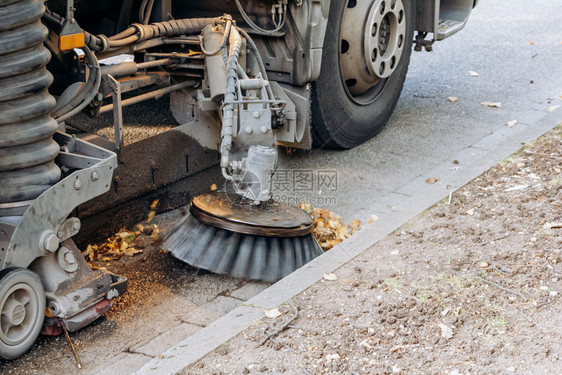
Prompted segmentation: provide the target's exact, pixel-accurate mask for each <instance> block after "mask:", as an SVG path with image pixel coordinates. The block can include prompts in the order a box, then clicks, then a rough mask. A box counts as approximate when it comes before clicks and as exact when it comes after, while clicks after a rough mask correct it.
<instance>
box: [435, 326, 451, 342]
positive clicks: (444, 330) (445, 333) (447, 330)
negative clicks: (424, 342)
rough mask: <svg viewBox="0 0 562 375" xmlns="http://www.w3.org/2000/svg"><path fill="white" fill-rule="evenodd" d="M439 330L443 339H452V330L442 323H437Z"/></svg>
mask: <svg viewBox="0 0 562 375" xmlns="http://www.w3.org/2000/svg"><path fill="white" fill-rule="evenodd" d="M438 325H439V328H441V336H442V337H444V338H445V339H446V340H449V339H450V338H451V337H453V330H452V329H451V328H450V327H449V326H446V325H445V324H443V323H439V324H438Z"/></svg>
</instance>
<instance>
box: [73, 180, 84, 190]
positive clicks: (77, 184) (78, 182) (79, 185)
mask: <svg viewBox="0 0 562 375" xmlns="http://www.w3.org/2000/svg"><path fill="white" fill-rule="evenodd" d="M74 188H75V189H76V190H80V189H81V188H82V180H80V179H79V178H77V179H76V180H74Z"/></svg>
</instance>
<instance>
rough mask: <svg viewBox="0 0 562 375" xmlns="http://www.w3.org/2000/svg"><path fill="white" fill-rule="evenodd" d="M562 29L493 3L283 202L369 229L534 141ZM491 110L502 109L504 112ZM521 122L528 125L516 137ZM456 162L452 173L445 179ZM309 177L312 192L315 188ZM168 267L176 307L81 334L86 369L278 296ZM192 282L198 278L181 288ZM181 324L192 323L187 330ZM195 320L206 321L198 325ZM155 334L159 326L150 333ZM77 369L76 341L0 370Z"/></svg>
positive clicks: (531, 8)
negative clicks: (432, 186) (381, 119)
mask: <svg viewBox="0 0 562 375" xmlns="http://www.w3.org/2000/svg"><path fill="white" fill-rule="evenodd" d="M561 25H562V2H557V1H550V2H544V1H543V2H540V1H527V0H516V1H509V2H494V1H490V0H481V1H480V2H479V5H478V7H477V8H476V9H475V10H474V12H473V14H472V16H471V18H470V20H469V23H468V25H467V26H466V28H465V29H464V30H462V31H461V32H460V33H459V34H457V35H455V36H453V37H451V38H450V39H448V40H445V41H443V42H439V43H436V44H435V45H434V51H433V52H431V53H427V52H420V53H413V54H412V59H411V63H410V70H409V73H408V77H407V80H406V83H405V86H404V90H403V93H402V97H401V99H400V102H399V104H398V106H397V108H396V110H395V112H394V115H393V116H392V118H391V120H390V122H389V124H388V126H387V127H386V128H385V129H384V130H383V131H382V132H381V133H380V134H379V135H378V136H377V137H376V138H374V139H372V140H370V141H368V142H366V143H365V144H363V145H361V146H359V147H357V148H355V149H353V150H349V151H328V150H313V151H312V152H307V153H298V154H296V155H295V154H293V155H291V156H286V157H283V158H282V160H281V163H280V169H281V170H284V171H286V174H287V175H286V176H285V177H284V178H286V179H287V181H288V182H289V186H288V187H287V185H283V189H280V187H281V185H278V186H277V187H278V188H277V190H276V191H275V194H277V195H278V196H279V197H281V198H283V197H285V198H284V199H286V200H287V201H289V203H294V202H296V201H300V200H308V201H311V202H312V203H316V205H317V206H322V207H325V208H328V209H330V210H333V211H335V212H337V213H339V214H340V215H342V217H343V218H344V220H345V221H346V222H349V221H351V220H354V219H360V220H366V219H367V218H369V216H370V215H372V214H376V215H383V214H384V213H385V212H388V211H392V210H393V207H395V206H397V205H399V204H400V203H401V202H404V201H406V200H407V199H411V198H412V197H415V196H416V193H417V192H418V191H422V190H423V189H424V188H425V187H426V185H428V184H427V183H426V182H425V181H426V179H428V178H431V177H433V178H435V179H437V180H445V179H446V178H447V174H449V173H450V174H454V173H456V172H458V171H459V170H462V169H463V168H468V166H470V165H471V163H472V164H474V163H475V162H476V160H477V159H476V158H472V159H471V155H472V154H471V153H470V152H466V151H467V150H468V151H470V149H471V147H475V145H477V146H478V147H479V148H480V149H483V148H486V147H494V146H493V145H494V144H497V143H494V142H488V141H487V140H489V139H491V138H490V137H491V136H493V137H492V138H494V139H497V138H498V137H501V136H502V134H503V135H505V137H509V134H510V133H513V134H516V133H518V132H519V133H521V132H523V133H524V132H527V133H532V130H533V128H534V127H540V125H541V123H542V122H543V119H544V118H546V117H548V116H549V110H550V109H551V107H555V106H558V105H562V100H561V98H560V97H559V95H561V94H562V67H561V65H560V61H562V26H561ZM470 71H472V72H476V73H478V76H472V75H471V74H470V73H469V72H470ZM449 97H455V98H457V101H456V102H452V101H450V100H449V99H448V98H449ZM482 102H499V103H501V108H490V107H488V106H484V105H482V104H481V103H482ZM147 105H150V103H147ZM561 110H562V108H561V109H558V111H561ZM510 121H517V124H516V125H515V126H513V127H507V126H506V123H507V122H510ZM506 153H507V151H506ZM459 155H460V156H462V157H460V156H459ZM504 156H507V154H506V155H504ZM454 160H456V161H458V163H453V161H454ZM447 163H449V164H447ZM444 164H445V165H446V166H447V165H450V166H447V167H446V168H441V169H440V172H439V173H440V174H439V175H433V174H434V173H435V172H434V171H435V170H436V168H437V167H438V166H442V165H444ZM280 175H281V174H280ZM295 176H296V177H295ZM309 178H311V180H310V181H311V182H312V184H306V183H305V182H306V181H308V179H309ZM277 182H279V181H277ZM455 187H456V186H452V187H451V189H452V188H455ZM367 230H369V229H368V228H367ZM160 266H161V268H160V269H158V270H154V269H150V268H147V269H146V270H145V271H144V272H145V273H146V274H150V273H153V272H166V269H165V267H166V266H169V267H170V269H171V272H173V275H174V276H171V277H170V278H168V279H165V280H163V281H162V280H160V281H155V282H156V283H160V284H159V285H158V288H156V289H155V290H156V291H157V294H156V295H155V296H156V297H154V298H155V300H156V302H158V301H165V303H162V304H160V305H159V304H156V305H153V304H151V303H148V302H146V303H145V304H144V305H143V307H142V312H141V311H140V310H139V311H137V310H135V314H131V321H132V322H129V323H127V324H128V326H127V331H124V330H120V329H119V327H115V324H114V323H113V322H112V321H111V320H110V319H108V320H106V321H103V322H101V323H98V324H97V325H95V326H93V327H89V328H86V329H84V330H82V331H81V332H79V333H77V334H74V335H73V336H74V339H75V340H76V341H77V342H78V344H79V350H80V353H81V356H82V358H83V363H84V366H85V367H84V369H83V370H82V373H84V374H87V373H99V372H102V373H103V372H105V373H113V374H114V373H130V372H133V371H136V370H137V369H139V368H140V367H141V366H142V365H143V364H144V363H145V362H146V361H148V360H150V359H154V358H155V359H157V358H158V357H159V355H158V351H159V350H161V351H164V350H166V345H168V346H171V345H174V344H175V343H177V342H179V341H181V340H182V339H183V338H185V337H184V336H188V335H189V334H191V333H193V332H195V331H197V330H198V329H200V328H201V326H204V325H205V324H207V323H208V320H209V319H214V318H217V317H218V316H220V314H224V313H226V312H227V311H229V310H231V309H233V308H235V307H236V306H237V305H239V304H241V303H242V301H243V300H245V299H248V298H250V297H251V296H252V295H253V294H256V293H258V292H260V291H261V290H263V289H264V288H265V287H267V285H264V284H255V283H247V282H241V281H238V280H232V279H229V278H225V277H217V276H214V275H209V274H204V275H199V276H198V275H197V274H196V273H194V272H193V271H192V270H189V268H188V267H185V268H182V266H181V265H178V264H177V263H164V264H161V265H160ZM182 272H184V273H186V274H187V273H189V272H191V273H190V274H189V275H187V276H185V277H183V279H182V278H180V277H178V278H175V276H176V275H180V274H181V273H182ZM180 276H181V275H180ZM174 283H175V284H176V285H174ZM180 283H181V286H178V285H180ZM184 285H185V286H186V287H183V286H184ZM139 304H141V302H139ZM194 306H195V307H197V308H199V310H197V311H196V309H195V307H194ZM182 309H184V310H182ZM186 309H192V310H189V312H186V311H187V310H186ZM205 309H209V311H210V310H212V313H206V311H205ZM179 310H181V311H179ZM173 314H178V315H181V316H182V319H183V320H179V323H178V320H177V319H175V317H174V315H173ZM197 314H199V315H197ZM193 316H196V317H198V319H199V321H198V322H194V321H189V319H190V318H191V317H193ZM137 317H138V318H137ZM135 319H138V322H137V323H136V325H135V322H134V320H135ZM141 319H146V322H147V323H146V324H145V323H144V321H143V322H141ZM143 325H144V327H143ZM146 325H150V326H149V327H148V330H147V331H143V329H145V330H146V329H147V327H146ZM172 333H173V334H172ZM141 336H144V337H141ZM172 337H173V339H174V340H175V342H174V340H172ZM166 338H169V340H166ZM151 343H152V344H151ZM154 343H159V345H156V344H154ZM151 345H152V346H151ZM74 366H75V364H74V360H73V358H72V356H71V354H70V353H69V352H68V348H67V347H66V343H65V341H64V338H61V337H59V338H43V339H40V345H39V346H36V347H34V348H33V349H32V352H31V353H29V354H27V355H26V356H24V357H22V358H20V359H18V360H16V361H11V362H0V372H1V373H3V374H4V373H6V374H8V373H15V374H27V373H42V374H59V373H72V372H75V367H74Z"/></svg>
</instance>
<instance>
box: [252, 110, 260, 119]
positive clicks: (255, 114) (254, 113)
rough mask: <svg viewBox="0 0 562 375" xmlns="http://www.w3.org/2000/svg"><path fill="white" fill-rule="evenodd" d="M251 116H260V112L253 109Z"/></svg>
mask: <svg viewBox="0 0 562 375" xmlns="http://www.w3.org/2000/svg"><path fill="white" fill-rule="evenodd" d="M252 116H254V118H260V113H259V112H258V111H254V112H253V113H252Z"/></svg>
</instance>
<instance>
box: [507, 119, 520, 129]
mask: <svg viewBox="0 0 562 375" xmlns="http://www.w3.org/2000/svg"><path fill="white" fill-rule="evenodd" d="M505 125H506V126H507V127H508V128H513V127H514V126H515V125H517V120H513V121H508V122H506V123H505Z"/></svg>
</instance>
